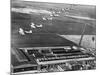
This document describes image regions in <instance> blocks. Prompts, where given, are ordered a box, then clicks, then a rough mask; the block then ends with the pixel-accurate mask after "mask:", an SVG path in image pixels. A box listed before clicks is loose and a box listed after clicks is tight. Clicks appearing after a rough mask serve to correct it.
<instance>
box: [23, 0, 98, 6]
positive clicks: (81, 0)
mask: <svg viewBox="0 0 100 75" xmlns="http://www.w3.org/2000/svg"><path fill="white" fill-rule="evenodd" d="M22 1H23V0H22ZM24 1H40V2H54V3H69V4H84V5H96V0H24Z"/></svg>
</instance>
